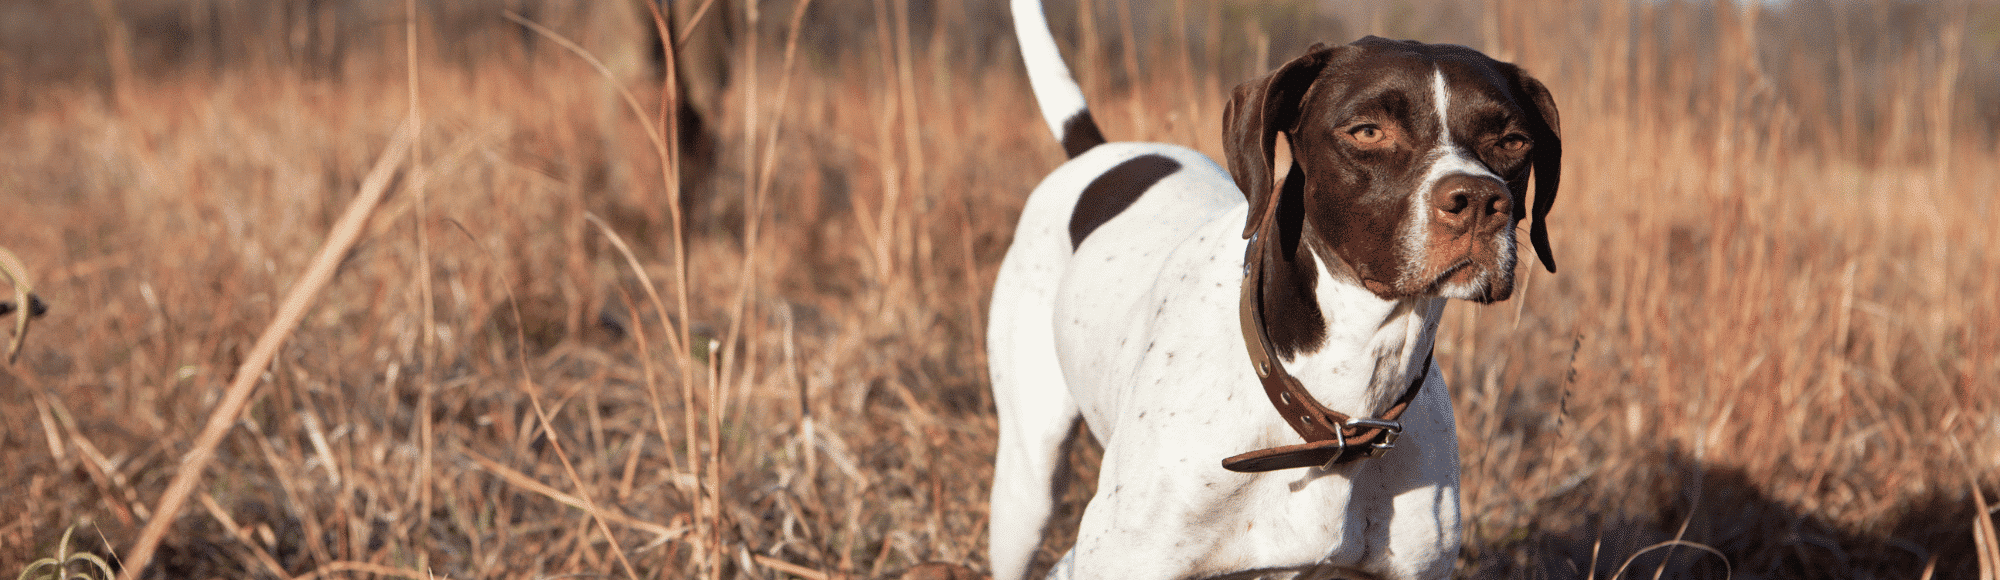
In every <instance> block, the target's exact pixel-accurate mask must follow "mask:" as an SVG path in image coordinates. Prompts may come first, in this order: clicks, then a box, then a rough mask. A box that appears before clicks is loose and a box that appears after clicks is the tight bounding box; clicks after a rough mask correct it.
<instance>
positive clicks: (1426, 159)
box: [987, 0, 1562, 580]
mask: <svg viewBox="0 0 2000 580" xmlns="http://www.w3.org/2000/svg"><path fill="white" fill-rule="evenodd" d="M1012 9H1013V12H1014V17H1015V28H1016V31H1017V34H1018V36H1019V37H1020V40H1021V51H1022V55H1023V57H1024V59H1025V60H1026V61H1027V68H1028V73H1029V80H1030V84H1031V86H1032V89H1033V91H1034V94H1035V98H1036V100H1037V102H1038V103H1039V104H1040V106H1041V108H1042V111H1043V116H1044V118H1045V120H1046V121H1047V123H1048V125H1049V128H1050V129H1051V131H1052V132H1054V134H1055V135H1056V138H1057V140H1058V141H1059V142H1061V143H1062V144H1063V147H1064V149H1065V151H1066V152H1067V153H1068V154H1069V156H1070V159H1069V161H1067V162H1066V163H1064V164H1063V165H1062V166H1060V167H1058V168H1056V169H1055V170H1054V172H1052V173H1051V174H1049V176H1048V177H1047V178H1046V179H1045V180H1043V181H1042V182H1041V184H1040V185H1039V186H1037V187H1036V188H1035V190H1034V191H1033V192H1032V193H1031V194H1030V195H1029V196H1028V199H1027V201H1026V204H1025V206H1024V207H1023V209H1022V213H1021V218H1020V222H1019V224H1018V226H1017V228H1016V230H1015V233H1014V239H1013V242H1012V245H1011V246H1009V248H1008V251H1007V255H1006V258H1005V259H1004V261H1003V262H1002V264H1001V267H1000V271H999V274H998V276H997V279H996V281H995V284H994V290H993V296H992V306H991V311H990V323H989V326H988V335H987V349H988V355H989V372H990V374H991V379H992V384H993V397H994V402H995V406H996V407H997V409H998V414H999V427H1000V434H999V445H998V449H997V452H996V456H995V460H994V463H995V465H994V478H993V490H992V506H991V507H992V512H991V513H992V520H991V528H990V533H991V536H990V546H989V547H990V552H989V557H990V563H991V565H992V569H993V572H994V577H995V578H996V579H1000V580H1017V579H1021V578H1024V577H1025V576H1026V574H1027V573H1028V567H1029V565H1030V560H1031V559H1032V557H1033V554H1034V552H1035V551H1036V550H1037V548H1038V547H1039V545H1040V542H1041V539H1042V534H1043V532H1044V528H1045V527H1046V525H1047V523H1048V519H1049V515H1050V512H1051V508H1052V504H1053V497H1052V489H1051V488H1052V485H1053V483H1054V482H1055V481H1057V478H1058V474H1057V468H1058V466H1059V465H1061V464H1063V462H1064V453H1065V448H1066V446H1067V440H1068V439H1069V438H1070V437H1071V433H1072V432H1073V431H1072V430H1073V428H1074V425H1075V422H1076V421H1077V420H1079V418H1081V420H1083V421H1085V422H1086V423H1087V425H1088V426H1089V432H1090V433H1091V434H1092V435H1093V436H1095V437H1096V438H1097V440H1098V441H1099V442H1101V443H1102V444H1103V448H1104V456H1103V463H1102V465H1101V467H1100V472H1099V478H1098V482H1097V487H1096V491H1095V494H1094V495H1093V496H1092V498H1091V499H1090V503H1089V505H1088V507H1087V508H1086V509H1085V510H1084V513H1083V516H1082V521H1081V524H1080V527H1079V529H1078V531H1077V539H1076V544H1075V546H1074V547H1073V548H1072V549H1071V550H1070V551H1069V552H1068V553H1067V554H1065V555H1064V556H1063V557H1062V558H1061V559H1060V560H1059V561H1058V562H1057V563H1056V565H1055V568H1054V569H1053V570H1051V571H1050V573H1049V577H1051V578H1072V577H1075V578H1346V577H1374V578H1442V577H1445V576H1447V575H1448V574H1450V572H1451V569H1452V565H1453V562H1454V561H1455V559H1456V557H1457V555H1458V550H1459V547H1460V541H1461V540H1460V527H1459V524H1460V521H1459V517H1460V515H1459V465H1458V461H1459V458H1458V443H1457V439H1456V437H1457V435H1456V432H1455V431H1454V427H1453V417H1452V411H1451V399H1450V397H1449V395H1448V393H1447V391H1446V388H1445V381H1444V377H1443V376H1442V374H1441V373H1440V372H1439V371H1438V370H1437V369H1436V368H1435V365H1434V364H1433V361H1432V359H1431V351H1432V344H1433V342H1434V340H1435V337H1436V335H1437V328H1438V321H1439V316H1440V314H1441V313H1442V311H1443V308H1444V305H1445V301H1446V300H1448V299H1453V298H1456V299H1461V300H1470V301H1473V302H1479V303H1490V302H1495V301H1500V300H1505V299H1507V298H1508V297H1509V296H1510V295H1511V294H1512V293H1513V289H1514V269H1515V245H1516V239H1515V236H1516V227H1517V224H1521V223H1523V222H1526V221H1527V219H1528V218H1529V217H1530V215H1532V218H1533V220H1534V221H1533V224H1532V226H1531V227H1530V228H1529V229H1528V233H1529V238H1530V241H1531V242H1532V244H1533V246H1534V248H1535V251H1536V254H1537V256H1538V257H1539V258H1540V260H1541V263H1542V265H1543V267H1545V268H1547V269H1548V270H1549V271H1550V272H1554V271H1555V262H1554V260H1553V259H1552V258H1551V255H1550V249H1549V242H1548V234H1547V227H1546V217H1547V215H1548V211H1549V209H1550V206H1551V205H1552V203H1553V202H1554V200H1555V192H1556V186H1557V182H1558V179H1559V177H1560V173H1561V156H1562V142H1561V137H1560V132H1559V131H1558V120H1557V112H1556V106H1555V102H1554V99H1553V98H1552V97H1551V95H1550V94H1549V91H1548V89H1547V88H1546V87H1544V86H1543V84H1542V83H1541V82H1540V81H1538V80H1536V79H1535V78H1533V77H1531V76H1529V75H1528V74H1527V73H1525V72H1523V71H1522V70H1521V69H1520V68H1518V67H1516V66H1514V65H1511V64H1508V63H1503V62H1499V61H1496V60H1493V59H1491V58H1489V57H1487V56H1485V55H1483V54H1481V53H1479V52H1477V51H1475V50H1472V49H1470V48H1466V47H1462V46H1454V45H1441V44H1423V43H1419V42H1415V41H1392V40H1387V39H1382V38H1377V37H1373V36H1370V37H1367V38H1363V39H1361V40H1358V41H1355V42H1354V43H1352V44H1348V45H1345V46H1327V45H1324V44H1321V45H1315V46H1314V47H1312V48H1311V49H1310V50H1308V51H1307V52H1306V53H1305V54H1304V55H1302V56H1299V57H1298V58H1296V59H1293V60H1291V61H1290V62H1288V63H1285V64H1284V65H1283V66H1280V67H1279V68H1277V69H1276V70H1275V71H1272V72H1271V73H1269V74H1267V75H1264V76H1262V77H1260V78H1256V79H1253V80H1250V81H1248V82H1245V83H1243V84H1242V85H1241V86H1239V87H1237V88H1236V89H1235V92H1234V93H1233V95H1232V96H1231V99H1230V101H1229V103H1228V106H1227V108H1226V110H1225V111H1224V119H1223V131H1224V149H1225V152H1226V154H1227V162H1228V169H1227V170H1226V171H1225V170H1224V169H1223V168H1222V167H1221V166H1219V165H1217V164H1216V163H1215V162H1213V161H1211V160H1209V159H1208V158H1207V157H1205V156H1203V155H1201V154H1200V153H1198V152H1196V151H1194V150H1191V149H1188V148H1185V147H1179V146H1175V145H1166V144H1157V143H1118V142H1106V140H1105V139H1104V137H1103V136H1102V133H1101V132H1100V131H1099V129H1098V127H1097V126H1096V123H1095V122H1094V121H1093V120H1092V119H1091V117H1090V112H1089V109H1088V108H1087V107H1086V106H1085V103H1084V99H1083V95H1082V91H1081V90H1080V89H1079V88H1078V87H1077V85H1076V82H1075V80H1074V78H1073V77H1072V76H1071V74H1070V73H1069V70H1068V68H1067V67H1066V66H1065V65H1064V64H1063V62H1062V59H1061V56H1060V55H1059V54H1058V52H1057V50H1056V44H1055V41H1054V39H1053V37H1052V35H1051V34H1050V33H1049V30H1048V24H1047V22H1046V21H1045V19H1044V17H1043V15H1042V12H1041V7H1040V5H1039V2H1038V1H1037V0H1014V1H1013V6H1012ZM1531 176H1532V177H1533V180H1534V181H1533V189H1534V200H1533V206H1532V208H1530V206H1529V203H1528V202H1529V200H1528V194H1529V186H1530V177H1531Z"/></svg>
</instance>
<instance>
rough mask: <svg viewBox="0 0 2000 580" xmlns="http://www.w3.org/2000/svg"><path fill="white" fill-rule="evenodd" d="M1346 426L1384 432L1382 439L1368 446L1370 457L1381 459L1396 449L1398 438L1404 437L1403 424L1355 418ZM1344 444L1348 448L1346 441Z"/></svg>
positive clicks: (1348, 421)
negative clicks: (1383, 455)
mask: <svg viewBox="0 0 2000 580" xmlns="http://www.w3.org/2000/svg"><path fill="white" fill-rule="evenodd" d="M1346 426H1347V427H1355V428H1362V429H1369V428H1373V429H1381V430H1382V437H1381V439H1379V440H1377V441H1376V442H1375V443H1374V444H1372V445H1369V446H1368V456H1369V457H1381V456H1382V454H1383V453H1387V452H1389V450H1390V449H1395V448H1396V438H1397V437H1401V436H1403V424H1402V423H1400V422H1396V421H1385V420H1382V419H1360V418H1355V419H1348V420H1347V425H1346ZM1342 439H1345V437H1343V438H1342ZM1342 443H1343V445H1342V447H1346V445H1345V441H1343V442H1342Z"/></svg>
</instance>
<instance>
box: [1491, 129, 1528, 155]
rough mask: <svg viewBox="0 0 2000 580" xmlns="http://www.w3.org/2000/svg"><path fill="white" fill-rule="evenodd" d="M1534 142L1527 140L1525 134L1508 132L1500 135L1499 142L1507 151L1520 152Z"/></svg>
mask: <svg viewBox="0 0 2000 580" xmlns="http://www.w3.org/2000/svg"><path fill="white" fill-rule="evenodd" d="M1534 144H1535V142H1534V141H1530V140H1528V136H1527V135H1522V134H1520V133H1510V134H1508V135H1507V136H1505V137H1501V138H1500V143H1499V145H1500V148H1501V149H1505V150H1506V151H1507V152H1509V153H1520V152H1521V151H1524V150H1526V149H1527V148H1528V146H1530V145H1534Z"/></svg>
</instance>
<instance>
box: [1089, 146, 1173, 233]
mask: <svg viewBox="0 0 2000 580" xmlns="http://www.w3.org/2000/svg"><path fill="white" fill-rule="evenodd" d="M1180 170H1181V163H1180V162H1179V161H1174V160H1173V159H1170V158H1168V157H1166V156H1164V155H1140V156H1138V157H1133V158H1131V159H1127V160H1125V162H1124V163H1120V164H1118V165H1117V166H1114V167H1112V168H1111V170H1110V171H1106V172H1104V174H1103V175H1099V176H1097V179H1094V180H1091V182H1090V185H1087V186H1084V188H1083V196H1082V197H1078V198H1077V199H1076V209H1075V210H1073V211H1071V212H1070V214H1069V245H1070V248H1071V249H1075V248H1076V247H1077V246H1081V245H1083V239H1084V238H1087V237H1090V232H1092V231H1095V230H1097V226H1101V225H1104V222H1108V221H1111V218H1114V217H1118V213H1119V212H1123V211H1125V208H1126V207H1129V206H1131V205H1132V202H1134V201H1138V200H1139V196H1141V195H1145V194H1146V190H1148V189H1152V188H1153V184H1155V183H1159V182H1160V180H1161V179H1166V177H1167V176H1169V175H1173V174H1174V172H1175V171H1180Z"/></svg>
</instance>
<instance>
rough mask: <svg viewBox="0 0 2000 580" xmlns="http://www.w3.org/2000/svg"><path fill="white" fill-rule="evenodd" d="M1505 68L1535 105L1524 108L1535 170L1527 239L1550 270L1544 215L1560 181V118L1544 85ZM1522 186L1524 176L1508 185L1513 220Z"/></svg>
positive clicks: (1518, 212) (1552, 260)
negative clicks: (1532, 215)
mask: <svg viewBox="0 0 2000 580" xmlns="http://www.w3.org/2000/svg"><path fill="white" fill-rule="evenodd" d="M1507 72H1508V75H1509V76H1511V77H1513V80H1514V85H1515V86H1514V88H1515V90H1516V91H1518V92H1519V94H1520V95H1521V96H1524V97H1527V98H1528V100H1529V101H1531V102H1533V103H1534V105H1535V107H1534V108H1533V109H1530V110H1528V111H1527V113H1528V138H1529V139H1531V140H1533V141H1534V143H1535V149H1534V151H1533V152H1531V153H1529V154H1528V157H1529V163H1530V164H1531V166H1532V167H1533V171H1534V174H1535V211H1534V218H1535V222H1534V225H1531V226H1529V227H1528V240H1529V241H1530V242H1533V243H1534V244H1535V255H1537V256H1540V257H1541V258H1542V267H1544V268H1548V270H1549V272H1551V273H1553V272H1555V271H1556V259H1555V256H1554V255H1552V254H1550V253H1549V220H1548V218H1549V207H1551V206H1554V205H1555V203H1556V185H1557V184H1558V183H1561V182H1562V150H1563V146H1562V126H1561V120H1560V119H1558V118H1557V115H1556V100H1555V97H1553V96H1550V95H1549V89H1548V87H1545V86H1542V82H1541V81H1538V80H1535V77H1531V76H1528V73H1526V72H1522V71H1521V69H1520V68H1519V67H1514V66H1508V67H1507ZM1525 187H1527V183H1526V179H1525V178H1523V179H1522V183H1519V184H1513V185H1512V187H1511V189H1514V197H1515V199H1516V201H1517V203H1515V204H1514V220H1515V221H1516V222H1519V221H1520V220H1521V219H1522V218H1523V217H1526V216H1523V215H1522V210H1524V209H1525V208H1524V207H1522V206H1523V205H1525V204H1522V203H1518V202H1519V201H1524V200H1523V199H1522V198H1524V197H1526V193H1527V192H1526V191H1522V189H1523V188H1525Z"/></svg>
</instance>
